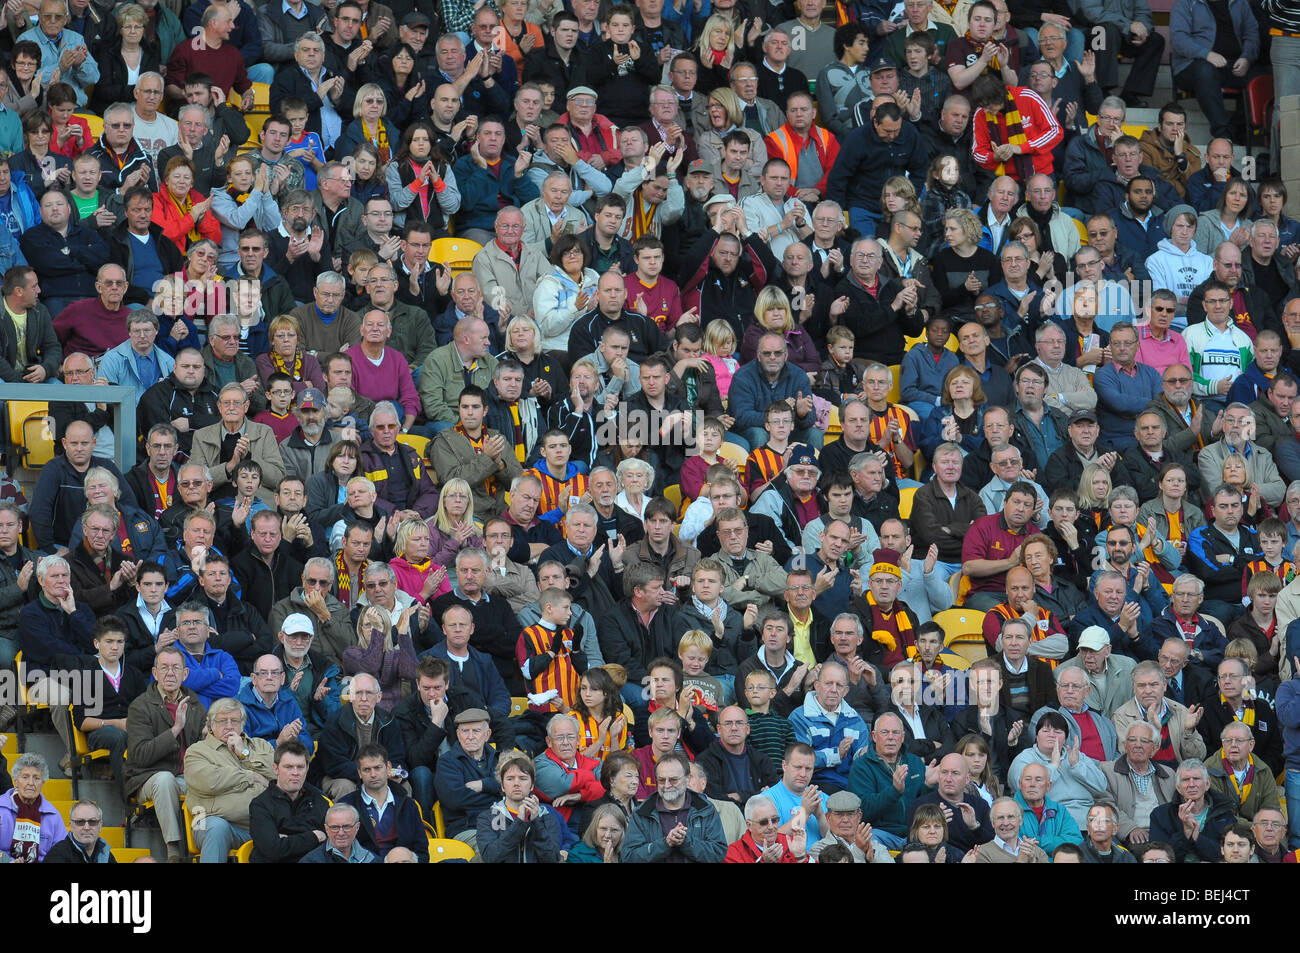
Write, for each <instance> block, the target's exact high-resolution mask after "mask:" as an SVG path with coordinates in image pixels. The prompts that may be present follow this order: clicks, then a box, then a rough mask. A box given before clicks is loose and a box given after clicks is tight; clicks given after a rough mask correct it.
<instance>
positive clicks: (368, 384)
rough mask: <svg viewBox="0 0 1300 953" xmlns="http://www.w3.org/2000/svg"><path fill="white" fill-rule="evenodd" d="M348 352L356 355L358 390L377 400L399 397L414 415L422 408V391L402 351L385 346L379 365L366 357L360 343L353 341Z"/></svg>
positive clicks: (354, 379) (354, 372)
mask: <svg viewBox="0 0 1300 953" xmlns="http://www.w3.org/2000/svg"><path fill="white" fill-rule="evenodd" d="M347 353H348V355H349V356H350V357H351V358H352V388H353V389H354V390H355V391H356V392H357V393H358V394H360V395H361V396H362V397H369V398H370V399H371V400H373V401H374V402H375V403H379V402H380V401H381V400H395V401H397V402H398V403H399V404H401V405H402V409H403V410H404V411H406V413H408V414H410V415H411V416H413V417H414V416H415V415H416V414H418V413H419V412H420V395H419V394H418V393H417V392H416V390H415V381H414V380H412V379H411V367H410V365H409V364H407V363H406V358H404V357H402V355H401V354H400V353H399V352H398V351H396V350H394V349H393V348H391V347H386V348H384V356H383V358H382V359H381V360H380V363H379V366H378V367H376V366H375V365H374V364H373V363H372V362H371V360H370V358H368V357H366V355H365V352H364V351H362V350H361V345H360V344H353V345H350V346H349V347H348V349H347Z"/></svg>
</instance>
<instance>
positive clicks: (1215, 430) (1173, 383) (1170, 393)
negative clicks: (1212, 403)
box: [1147, 364, 1223, 484]
mask: <svg viewBox="0 0 1300 953" xmlns="http://www.w3.org/2000/svg"><path fill="white" fill-rule="evenodd" d="M1147 409H1148V410H1152V411H1155V412H1156V413H1157V414H1159V415H1160V416H1161V417H1162V418H1164V421H1165V427H1166V429H1167V430H1168V431H1169V433H1168V436H1167V437H1166V440H1167V442H1168V443H1169V446H1170V447H1172V448H1173V449H1175V450H1180V451H1182V452H1183V453H1194V452H1195V451H1198V450H1201V449H1203V448H1204V447H1205V446H1206V445H1207V444H1210V443H1212V442H1213V441H1215V440H1216V439H1218V437H1219V434H1221V433H1222V432H1223V412H1222V411H1219V412H1217V413H1212V414H1207V413H1206V412H1205V409H1204V408H1203V407H1202V405H1201V402H1200V401H1198V400H1193V399H1192V372H1191V369H1190V368H1189V367H1188V366H1187V365H1185V364H1171V365H1169V366H1168V367H1166V368H1165V370H1164V373H1163V374H1162V375H1161V387H1160V394H1159V395H1158V396H1157V397H1155V398H1154V399H1153V400H1152V401H1151V403H1149V404H1148V405H1147ZM1215 483H1216V484H1217V483H1218V481H1217V480H1216V481H1215Z"/></svg>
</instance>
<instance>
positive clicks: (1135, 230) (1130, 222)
mask: <svg viewBox="0 0 1300 953" xmlns="http://www.w3.org/2000/svg"><path fill="white" fill-rule="evenodd" d="M1177 204H1179V205H1182V204H1183V203H1182V202H1181V201H1180V202H1178V203H1177ZM1165 211H1166V207H1165V206H1163V205H1160V204H1159V203H1157V204H1156V205H1153V206H1151V216H1150V218H1149V219H1148V220H1147V226H1146V228H1143V227H1142V226H1141V225H1139V224H1138V221H1137V219H1135V218H1134V217H1133V213H1132V212H1131V211H1129V207H1128V203H1127V202H1125V203H1124V204H1123V205H1120V206H1119V207H1118V208H1114V209H1111V212H1110V217H1111V218H1113V219H1114V220H1115V247H1116V249H1119V248H1125V249H1128V251H1130V252H1132V254H1133V255H1134V256H1135V257H1136V258H1137V259H1138V260H1139V261H1146V259H1148V258H1150V257H1151V256H1152V255H1154V254H1155V253H1156V251H1157V250H1158V246H1159V245H1160V242H1161V241H1162V240H1163V239H1166V238H1168V237H1169V236H1168V234H1167V233H1166V232H1165Z"/></svg>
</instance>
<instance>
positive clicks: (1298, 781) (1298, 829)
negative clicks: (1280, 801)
mask: <svg viewBox="0 0 1300 953" xmlns="http://www.w3.org/2000/svg"><path fill="white" fill-rule="evenodd" d="M1293 804H1295V805H1300V771H1292V770H1291V769H1290V768H1288V769H1287V772H1286V805H1287V812H1286V816H1287V828H1288V831H1289V834H1290V847H1291V849H1292V850H1295V849H1297V848H1300V809H1297V808H1295V807H1292V805H1293Z"/></svg>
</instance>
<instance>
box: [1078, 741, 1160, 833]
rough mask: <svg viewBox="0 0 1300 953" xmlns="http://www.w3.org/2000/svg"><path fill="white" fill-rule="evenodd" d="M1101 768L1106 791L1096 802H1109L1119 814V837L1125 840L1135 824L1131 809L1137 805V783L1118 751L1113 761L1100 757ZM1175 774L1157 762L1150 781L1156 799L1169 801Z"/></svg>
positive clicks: (1124, 758) (1125, 760)
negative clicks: (1152, 779) (1101, 759)
mask: <svg viewBox="0 0 1300 953" xmlns="http://www.w3.org/2000/svg"><path fill="white" fill-rule="evenodd" d="M1101 772H1102V774H1104V775H1106V789H1107V793H1106V794H1104V795H1103V796H1102V797H1101V798H1099V799H1098V800H1099V802H1101V803H1105V804H1109V805H1111V806H1112V807H1113V808H1115V811H1116V813H1118V814H1119V839H1120V840H1122V841H1127V840H1128V838H1129V835H1130V834H1132V833H1133V831H1134V830H1135V829H1136V828H1137V826H1138V825H1137V822H1136V821H1135V820H1134V819H1133V811H1134V809H1135V807H1136V805H1137V785H1136V784H1135V783H1134V781H1133V773H1132V771H1131V769H1130V768H1129V766H1128V759H1127V758H1126V757H1124V756H1123V755H1121V756H1120V757H1118V758H1116V759H1115V760H1114V761H1103V762H1102V763H1101ZM1177 785H1178V777H1177V776H1176V775H1175V774H1174V772H1173V771H1172V770H1170V769H1169V768H1166V767H1165V766H1164V765H1160V764H1157V765H1156V776H1155V780H1154V781H1153V782H1152V787H1153V789H1154V791H1155V795H1156V802H1157V803H1159V804H1168V803H1169V802H1170V801H1172V800H1173V799H1174V795H1175V794H1176V793H1177Z"/></svg>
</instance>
